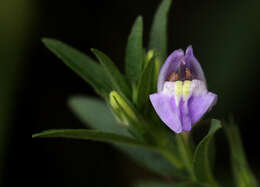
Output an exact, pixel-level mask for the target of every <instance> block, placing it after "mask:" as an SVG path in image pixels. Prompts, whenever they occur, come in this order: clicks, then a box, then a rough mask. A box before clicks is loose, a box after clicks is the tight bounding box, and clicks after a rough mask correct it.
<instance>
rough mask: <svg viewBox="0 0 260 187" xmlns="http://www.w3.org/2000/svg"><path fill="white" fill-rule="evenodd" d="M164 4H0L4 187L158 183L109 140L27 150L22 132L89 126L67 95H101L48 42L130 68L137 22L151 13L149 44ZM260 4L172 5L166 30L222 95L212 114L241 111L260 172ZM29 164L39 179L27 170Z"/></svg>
mask: <svg viewBox="0 0 260 187" xmlns="http://www.w3.org/2000/svg"><path fill="white" fill-rule="evenodd" d="M159 3H160V0H154V1H151V0H142V1H141V0H131V1H122V0H109V1H108V0H107V1H106V0H99V1H89V0H88V1H80V0H74V1H59V0H53V1H46V0H37V1H35V0H24V1H20V0H10V1H8V0H1V1H0V12H1V13H0V60H1V61H0V79H1V80H0V89H1V93H0V102H1V104H0V122H1V124H0V126H1V128H0V135H1V136H0V137H1V138H0V147H1V149H0V154H1V155H0V159H1V160H0V170H1V171H0V175H1V176H0V177H2V178H0V181H1V182H2V183H3V184H4V186H14V185H16V184H17V182H18V181H19V183H20V184H23V183H25V184H27V182H32V183H33V184H34V185H35V186H115V187H116V186H126V184H131V183H132V182H133V180H136V179H143V178H151V177H153V178H154V177H155V178H157V176H154V175H152V174H151V173H149V172H147V171H146V170H144V169H142V168H140V167H138V166H137V165H136V164H135V163H134V162H132V161H130V160H129V159H128V158H127V157H126V156H124V155H123V154H121V153H120V152H118V151H117V150H115V149H114V148H113V147H111V146H109V145H106V144H102V143H94V142H88V141H72V140H54V139H49V140H47V139H33V140H32V146H29V143H28V141H23V140H24V139H23V135H22V134H23V133H26V134H27V133H28V132H29V129H31V131H30V133H31V134H32V133H37V132H40V131H42V130H46V129H49V128H84V127H85V125H84V124H82V123H80V122H79V120H78V119H77V118H76V117H75V116H74V115H73V114H72V113H71V111H70V110H69V108H68V106H67V99H68V97H69V96H71V95H74V94H79V93H80V94H86V95H95V93H94V92H93V89H92V88H91V87H90V86H89V85H88V84H86V83H85V82H84V81H83V80H82V79H80V78H79V77H78V76H77V75H76V74H75V73H73V72H72V71H71V70H70V69H69V68H67V67H66V66H65V65H64V64H63V63H62V62H61V61H60V60H58V59H57V58H56V57H55V56H54V55H53V54H51V53H50V52H49V51H48V50H47V49H46V48H45V47H44V46H43V44H42V43H41V41H40V39H41V38H42V37H52V38H56V39H59V40H62V41H64V42H66V43H68V44H70V45H72V46H74V47H76V48H78V49H79V50H81V51H84V52H85V53H87V54H89V55H91V54H90V51H89V49H90V48H97V49H100V50H101V51H103V52H105V53H106V54H107V55H108V56H110V57H111V58H112V59H113V60H114V61H115V62H116V63H117V64H118V66H119V67H120V68H121V69H122V67H123V60H124V54H125V45H126V41H127V36H128V34H129V31H130V28H131V26H132V24H133V22H134V20H135V18H136V17H137V16H138V15H140V14H141V15H143V17H144V42H145V44H147V41H148V39H149V38H148V36H149V28H150V26H151V22H152V18H153V14H154V12H155V10H156V7H157V5H158V4H159ZM259 7H260V1H258V0H255V1H254V0H250V1H245V0H229V1H228V0H211V1H204V0H197V1H192V0H173V6H172V8H171V11H170V14H169V27H168V28H169V29H168V38H169V41H168V44H169V46H168V49H169V51H168V52H171V51H173V50H175V49H177V48H186V47H187V46H188V45H189V44H192V45H193V48H194V53H195V55H196V56H197V58H198V59H199V61H200V62H201V65H202V67H203V69H204V71H205V74H206V77H207V80H208V87H209V90H211V91H212V92H216V93H217V94H218V95H219V102H218V104H217V106H216V107H215V108H214V109H213V111H212V112H211V113H210V116H211V117H214V118H219V119H227V117H228V115H230V114H233V116H234V118H235V120H236V122H237V123H238V124H239V126H240V129H241V131H242V137H243V140H244V144H245V150H246V153H247V155H248V159H249V162H250V164H251V166H252V168H253V170H254V171H256V172H258V174H259V169H258V168H259V167H260V162H259V159H258V158H259V156H260V154H259V153H257V146H258V144H259V138H258V134H259V132H258V130H259V125H260V124H259V120H258V118H259V88H260V85H259V81H260V78H259V69H260V61H259V46H260V45H259V43H260V42H259V41H260V40H259V39H260V24H259V18H260V13H259ZM28 134H29V133H28ZM218 141H219V146H218V152H217V157H218V159H217V161H218V167H219V168H220V170H223V171H226V168H227V162H228V159H229V157H228V150H227V145H226V142H225V140H224V136H223V134H221V133H220V134H219V140H218ZM31 165H32V169H31V171H32V173H31V172H30V173H28V171H26V170H27V169H28V168H29V166H31ZM223 173H224V175H226V176H228V175H229V174H227V173H225V172H223ZM24 175H25V177H24ZM28 179H29V180H28ZM0 185H1V184H0Z"/></svg>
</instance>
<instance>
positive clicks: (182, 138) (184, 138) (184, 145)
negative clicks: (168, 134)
mask: <svg viewBox="0 0 260 187" xmlns="http://www.w3.org/2000/svg"><path fill="white" fill-rule="evenodd" d="M176 140H177V144H178V149H179V153H180V155H181V158H182V161H183V163H184V166H185V168H186V169H187V171H188V172H189V174H190V177H191V179H192V180H193V181H196V177H195V174H194V171H193V165H192V156H193V152H192V149H191V145H190V140H189V134H188V133H185V132H184V133H181V134H178V135H176Z"/></svg>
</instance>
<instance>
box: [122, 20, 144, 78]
mask: <svg viewBox="0 0 260 187" xmlns="http://www.w3.org/2000/svg"><path fill="white" fill-rule="evenodd" d="M125 62H126V64H125V71H126V75H127V77H128V79H129V80H132V81H137V80H139V76H140V74H141V71H142V64H143V18H142V17H141V16H139V17H138V18H137V19H136V21H135V23H134V25H133V27H132V30H131V33H130V35H129V37H128V42H127V46H126V58H125Z"/></svg>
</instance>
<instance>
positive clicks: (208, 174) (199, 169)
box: [193, 119, 221, 186]
mask: <svg viewBox="0 0 260 187" xmlns="http://www.w3.org/2000/svg"><path fill="white" fill-rule="evenodd" d="M220 128H221V125H220V121H218V120H215V119H213V120H212V121H211V127H210V130H209V132H208V134H207V135H206V136H205V137H204V138H203V139H202V140H201V141H200V143H199V145H198V146H197V148H196V150H195V153H194V156H193V169H194V174H195V176H196V178H197V180H198V181H200V182H203V183H208V184H210V185H211V186H218V184H217V183H216V182H215V179H214V177H213V173H212V168H211V163H210V158H209V155H210V151H209V146H210V144H211V141H212V139H213V138H214V134H215V133H216V132H217V131H218V130H219V129H220Z"/></svg>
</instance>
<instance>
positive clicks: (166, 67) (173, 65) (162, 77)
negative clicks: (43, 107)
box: [157, 46, 206, 92]
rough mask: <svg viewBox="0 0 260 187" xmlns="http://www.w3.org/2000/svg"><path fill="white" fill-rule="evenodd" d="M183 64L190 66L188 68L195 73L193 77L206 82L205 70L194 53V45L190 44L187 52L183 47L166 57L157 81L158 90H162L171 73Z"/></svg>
mask: <svg viewBox="0 0 260 187" xmlns="http://www.w3.org/2000/svg"><path fill="white" fill-rule="evenodd" d="M181 65H183V66H185V67H188V69H189V70H190V72H191V73H192V75H193V79H198V80H201V81H203V82H205V84H206V79H205V76H204V73H203V70H202V68H201V66H200V64H199V62H198V60H197V59H196V58H195V57H194V55H193V49H192V46H188V47H187V49H186V52H185V54H184V51H183V50H182V49H178V50H175V51H174V52H173V53H172V54H170V56H169V57H168V58H167V59H166V61H165V63H164V64H163V66H162V68H161V71H160V74H159V77H158V82H157V91H158V92H160V91H162V89H163V84H164V82H165V81H167V78H168V77H169V75H170V74H171V73H173V72H176V71H177V70H178V68H180V66H181ZM182 80H183V78H182Z"/></svg>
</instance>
